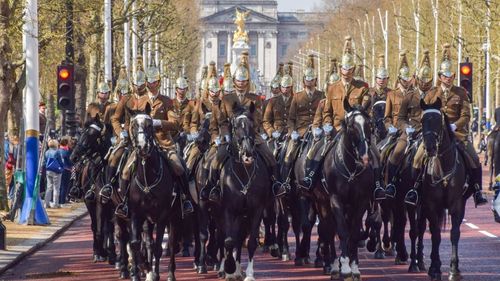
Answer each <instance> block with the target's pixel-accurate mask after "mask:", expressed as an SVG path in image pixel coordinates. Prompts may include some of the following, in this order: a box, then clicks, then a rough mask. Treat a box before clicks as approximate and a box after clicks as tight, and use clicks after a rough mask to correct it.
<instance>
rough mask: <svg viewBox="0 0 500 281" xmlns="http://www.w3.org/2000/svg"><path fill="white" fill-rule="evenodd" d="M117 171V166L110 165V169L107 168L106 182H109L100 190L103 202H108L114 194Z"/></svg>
mask: <svg viewBox="0 0 500 281" xmlns="http://www.w3.org/2000/svg"><path fill="white" fill-rule="evenodd" d="M116 171H117V168H116V167H111V166H109V167H108V169H107V171H106V182H107V184H105V185H104V186H103V187H102V188H101V191H100V192H99V195H100V196H101V201H102V203H103V204H106V203H107V202H108V200H109V198H111V194H113V183H112V179H113V177H114V176H115V174H116Z"/></svg>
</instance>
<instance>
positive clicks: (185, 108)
mask: <svg viewBox="0 0 500 281" xmlns="http://www.w3.org/2000/svg"><path fill="white" fill-rule="evenodd" d="M172 102H173V110H172V111H170V112H169V114H170V115H169V116H168V117H169V119H170V120H174V121H175V122H177V124H178V126H179V128H180V130H181V131H183V132H186V133H189V131H190V127H191V118H192V115H193V112H194V111H195V107H196V102H195V101H191V100H188V99H185V100H184V101H182V102H180V101H179V100H177V99H176V98H174V99H172ZM177 133H178V132H175V134H174V135H177Z"/></svg>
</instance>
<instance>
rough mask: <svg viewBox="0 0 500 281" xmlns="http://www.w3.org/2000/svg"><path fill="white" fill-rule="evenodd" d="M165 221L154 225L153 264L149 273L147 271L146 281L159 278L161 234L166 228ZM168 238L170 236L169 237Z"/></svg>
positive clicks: (155, 280)
mask: <svg viewBox="0 0 500 281" xmlns="http://www.w3.org/2000/svg"><path fill="white" fill-rule="evenodd" d="M166 227H167V226H166V224H165V223H158V224H157V225H156V241H155V243H154V245H153V247H154V249H153V252H154V256H155V260H154V265H153V269H152V271H151V272H150V273H148V279H147V280H148V281H159V280H160V259H161V255H162V253H163V248H162V244H163V235H164V234H165V228H166ZM169 238H170V237H169Z"/></svg>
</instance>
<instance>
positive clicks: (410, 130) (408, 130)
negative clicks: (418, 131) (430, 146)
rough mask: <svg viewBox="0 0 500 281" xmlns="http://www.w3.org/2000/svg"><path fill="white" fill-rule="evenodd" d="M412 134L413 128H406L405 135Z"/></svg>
mask: <svg viewBox="0 0 500 281" xmlns="http://www.w3.org/2000/svg"><path fill="white" fill-rule="evenodd" d="M414 132H415V128H413V127H408V128H406V135H408V136H409V135H411V134H413V133H414Z"/></svg>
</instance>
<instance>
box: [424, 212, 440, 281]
mask: <svg viewBox="0 0 500 281" xmlns="http://www.w3.org/2000/svg"><path fill="white" fill-rule="evenodd" d="M437 208H439V209H441V208H440V207H438V206H435V208H434V209H431V210H430V211H429V212H427V210H426V213H427V214H428V215H427V216H426V217H427V219H428V220H429V230H430V232H431V241H432V250H431V266H430V267H429V271H428V273H427V274H428V275H429V277H430V278H431V280H432V281H434V280H436V281H437V280H441V259H440V257H439V245H440V243H441V226H440V222H441V219H442V214H441V210H437Z"/></svg>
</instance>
